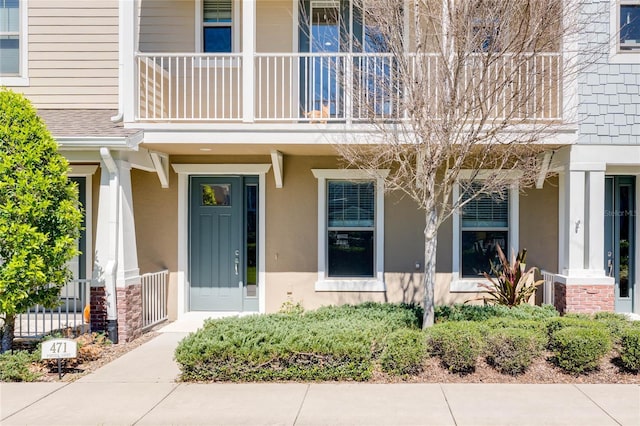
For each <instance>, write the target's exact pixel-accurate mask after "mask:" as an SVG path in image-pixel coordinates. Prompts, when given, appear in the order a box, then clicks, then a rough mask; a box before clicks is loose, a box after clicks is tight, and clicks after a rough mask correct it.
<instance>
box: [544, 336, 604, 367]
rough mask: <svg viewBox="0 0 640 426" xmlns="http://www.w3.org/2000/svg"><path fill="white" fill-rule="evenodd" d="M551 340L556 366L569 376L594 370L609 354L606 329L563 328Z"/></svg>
mask: <svg viewBox="0 0 640 426" xmlns="http://www.w3.org/2000/svg"><path fill="white" fill-rule="evenodd" d="M551 339H552V341H553V351H554V354H555V357H556V361H557V363H558V366H559V367H560V368H562V369H563V370H564V371H566V372H568V373H571V374H580V373H584V372H588V371H591V370H594V369H596V368H597V367H598V365H599V363H600V360H601V359H602V358H603V357H604V356H605V355H606V354H608V353H609V352H611V336H610V334H609V332H608V330H607V329H606V327H600V326H596V325H594V326H592V327H581V326H574V327H564V328H561V329H559V330H557V331H555V332H554V333H553V335H552V336H551Z"/></svg>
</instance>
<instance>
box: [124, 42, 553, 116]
mask: <svg viewBox="0 0 640 426" xmlns="http://www.w3.org/2000/svg"><path fill="white" fill-rule="evenodd" d="M481 55H482V54H478V58H481ZM406 59H407V60H406V61H403V63H402V64H398V61H397V59H396V58H394V57H393V56H392V55H391V54H377V53H257V54H255V55H254V58H253V64H251V67H252V69H253V74H252V75H253V79H254V81H253V87H254V88H255V92H254V94H253V96H251V95H249V94H246V93H243V86H246V84H243V83H244V81H243V78H246V75H244V74H243V70H242V67H243V66H247V64H244V63H243V62H242V57H241V54H215V55H210V54H141V53H139V54H137V59H136V64H137V69H138V79H137V90H138V93H137V107H136V120H139V121H149V122H163V121H210V122H217V121H227V122H230V121H240V120H244V121H249V122H251V121H261V122H301V123H309V122H321V123H324V122H331V121H337V122H351V121H353V122H366V121H368V120H371V119H372V118H374V117H375V118H382V119H385V120H399V119H402V118H403V117H404V111H403V110H402V103H403V99H404V96H407V93H408V91H406V90H405V89H404V87H403V83H402V82H401V81H399V79H398V74H399V72H398V70H399V67H401V66H402V67H405V68H404V71H403V73H404V74H403V75H406V72H409V73H410V74H411V77H412V81H415V82H419V85H420V90H424V91H426V92H427V93H428V94H429V95H430V96H429V97H428V98H430V99H433V100H434V103H433V105H432V107H433V111H434V112H435V114H437V113H438V110H437V106H438V104H439V102H438V100H439V99H440V96H442V94H441V93H442V86H441V84H440V82H439V81H440V80H441V79H442V74H441V71H442V65H443V64H442V62H441V61H442V60H441V58H440V57H439V56H437V55H415V54H407V57H406ZM479 63H480V62H477V63H474V59H473V58H471V60H469V63H468V64H467V65H466V66H465V67H464V69H463V70H462V76H463V80H462V81H463V82H465V81H466V82H468V84H464V83H463V84H461V85H459V87H460V88H459V90H460V91H461V93H460V96H459V99H460V100H461V101H460V102H462V103H461V109H462V108H468V107H471V108H473V106H474V105H473V104H472V103H473V102H474V99H477V98H478V96H473V95H472V94H470V93H466V92H465V91H467V90H471V88H472V89H473V90H475V91H476V93H480V92H483V93H485V95H481V96H480V98H483V99H484V102H485V103H488V104H490V109H491V114H492V118H494V119H498V120H500V119H502V118H513V119H526V120H532V121H536V120H543V121H559V120H561V119H562V72H561V70H562V56H561V55H560V54H558V53H540V54H535V55H524V56H522V55H521V56H517V57H516V56H508V55H505V56H502V57H500V58H497V59H496V60H495V61H494V62H493V63H492V64H491V65H490V66H489V67H486V66H485V65H480V67H484V68H482V71H483V72H484V75H483V76H480V75H479V74H480V73H479V72H478V66H477V64H479ZM485 82H486V83H485ZM414 86H415V85H414ZM409 89H415V87H413V88H409ZM487 93H489V94H491V93H495V94H496V95H495V96H494V97H491V95H486V94H487ZM243 101H244V102H253V106H252V108H245V109H243V105H242V103H243ZM246 111H252V114H253V115H252V116H251V117H244V116H243V114H246Z"/></svg>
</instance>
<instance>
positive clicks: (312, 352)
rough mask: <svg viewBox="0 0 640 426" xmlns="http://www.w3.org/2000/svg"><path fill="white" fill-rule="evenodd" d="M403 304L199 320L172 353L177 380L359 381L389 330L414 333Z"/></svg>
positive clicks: (414, 321)
mask: <svg viewBox="0 0 640 426" xmlns="http://www.w3.org/2000/svg"><path fill="white" fill-rule="evenodd" d="M417 323H418V320H417V318H416V315H415V312H414V311H413V310H412V309H410V308H409V307H407V306H403V305H383V304H366V305H359V306H348V305H345V306H340V307H327V308H322V309H319V310H317V311H310V312H305V313H303V314H298V313H296V314H272V315H259V316H258V315H256V316H250V317H242V318H226V319H223V320H214V321H207V322H206V323H205V326H204V327H203V328H202V329H201V330H199V331H197V332H196V333H193V334H191V335H189V336H187V337H186V338H185V339H184V340H183V341H182V342H180V344H179V345H178V348H177V349H176V355H175V357H176V360H177V362H178V363H179V364H180V368H181V370H182V379H183V380H196V381H197V380H225V381H255V380H357V381H362V380H367V379H368V378H369V377H370V376H371V373H372V370H373V361H374V360H375V359H376V357H377V356H378V355H379V354H380V353H381V352H382V351H383V349H384V348H385V341H386V340H387V336H389V335H390V334H392V333H393V332H394V331H395V330H399V329H403V328H404V329H406V328H412V327H413V328H415V326H416V324H417Z"/></svg>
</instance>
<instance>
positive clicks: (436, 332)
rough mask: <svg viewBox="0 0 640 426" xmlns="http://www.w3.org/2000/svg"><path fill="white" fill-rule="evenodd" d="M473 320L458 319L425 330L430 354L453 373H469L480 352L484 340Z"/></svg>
mask: <svg viewBox="0 0 640 426" xmlns="http://www.w3.org/2000/svg"><path fill="white" fill-rule="evenodd" d="M481 330H483V328H482V327H480V326H479V325H478V324H477V323H475V322H470V321H458V322H447V323H443V324H436V325H434V326H433V327H431V328H430V329H429V330H427V344H428V346H429V348H430V352H431V354H432V355H436V356H438V357H440V360H441V361H442V364H443V365H444V366H445V367H446V368H447V369H448V370H449V371H451V372H453V373H460V374H466V373H471V372H473V371H474V370H475V368H476V363H477V360H478V357H479V356H480V355H481V353H482V349H483V343H484V340H483V338H482V333H481Z"/></svg>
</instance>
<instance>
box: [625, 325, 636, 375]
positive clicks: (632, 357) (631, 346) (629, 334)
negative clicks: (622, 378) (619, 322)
mask: <svg viewBox="0 0 640 426" xmlns="http://www.w3.org/2000/svg"><path fill="white" fill-rule="evenodd" d="M620 358H621V359H622V365H624V367H625V368H626V369H627V370H630V371H635V372H638V371H640V327H628V328H627V329H625V330H624V331H623V332H622V333H621V339H620Z"/></svg>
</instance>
